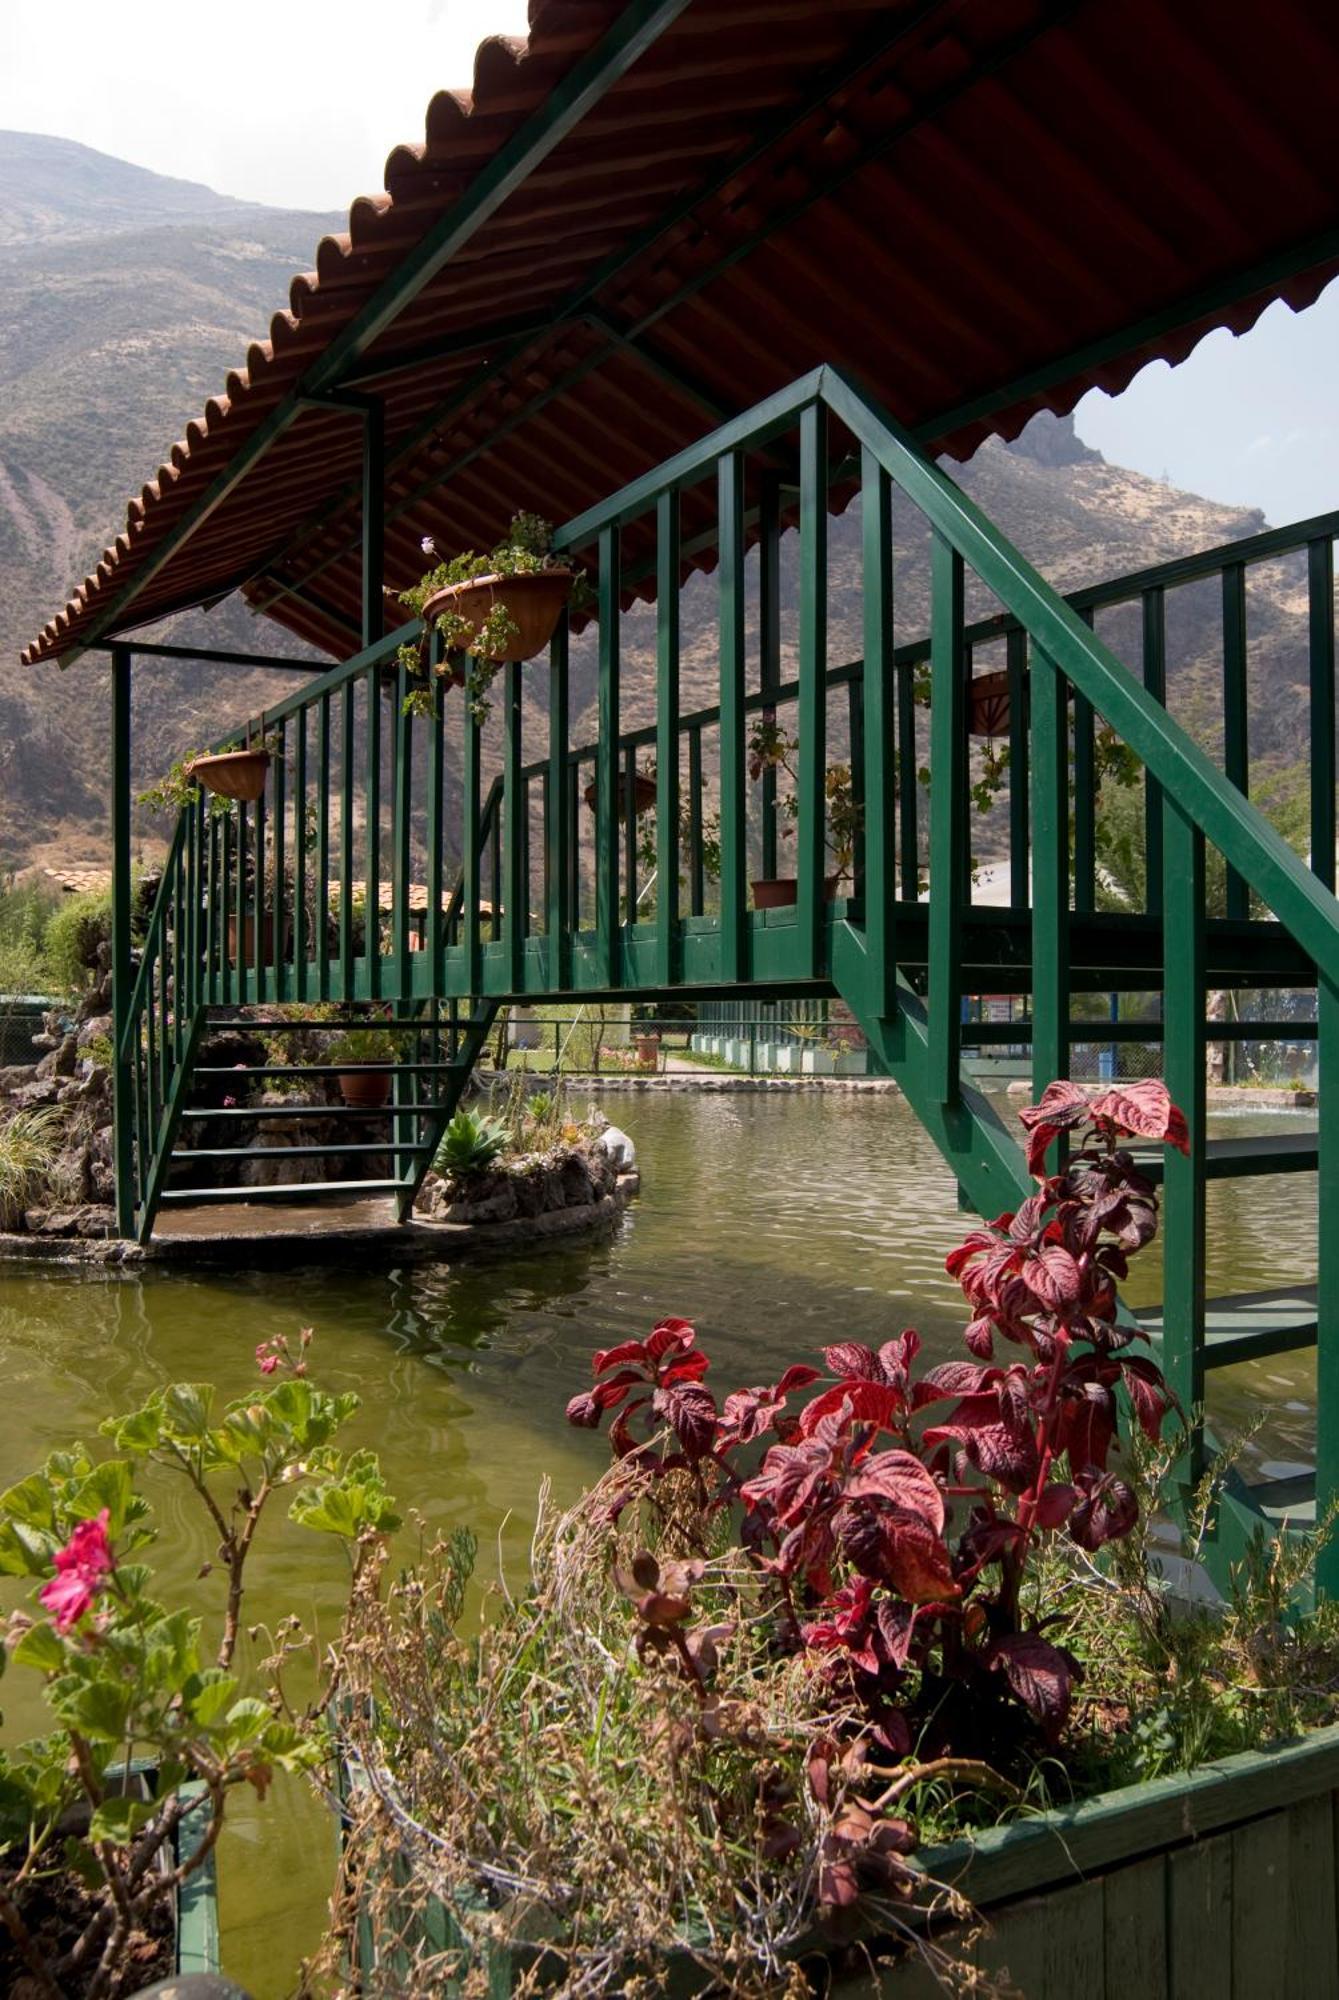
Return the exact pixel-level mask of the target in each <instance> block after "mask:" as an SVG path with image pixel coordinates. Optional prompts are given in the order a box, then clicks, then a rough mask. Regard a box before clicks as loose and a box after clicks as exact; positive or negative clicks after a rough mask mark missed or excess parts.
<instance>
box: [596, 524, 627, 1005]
mask: <svg viewBox="0 0 1339 2000" xmlns="http://www.w3.org/2000/svg"><path fill="white" fill-rule="evenodd" d="M620 546H621V540H620V536H619V532H618V529H617V528H602V529H601V530H600V586H599V589H600V667H599V698H598V707H599V727H600V740H599V744H598V747H597V750H596V766H595V929H596V934H597V937H598V941H599V954H600V969H601V974H602V976H603V979H604V983H605V985H606V986H617V985H618V984H619V983H620V973H621V967H622V951H621V949H620V943H619V939H620V932H619V922H618V876H619V868H618V696H619V688H618V668H619V629H618V628H619V610H620V607H619V581H620V576H619V563H620V554H619V552H620ZM629 804H631V801H629Z"/></svg>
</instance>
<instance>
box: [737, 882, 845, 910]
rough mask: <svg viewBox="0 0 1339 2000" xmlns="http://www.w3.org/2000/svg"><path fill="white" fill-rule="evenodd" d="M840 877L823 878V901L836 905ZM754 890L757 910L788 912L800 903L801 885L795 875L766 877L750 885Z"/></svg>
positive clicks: (754, 903) (754, 902)
mask: <svg viewBox="0 0 1339 2000" xmlns="http://www.w3.org/2000/svg"><path fill="white" fill-rule="evenodd" d="M841 879H842V878H841V876H840V875H825V876H824V877H823V899H824V901H825V902H828V903H835V902H836V900H837V890H838V889H839V888H840V886H841ZM749 886H750V887H751V889H752V890H753V907H754V909H755V910H788V909H790V907H791V906H792V904H794V903H797V902H798V901H799V894H800V885H799V883H798V882H797V881H796V879H795V877H794V876H793V875H775V876H764V877H763V878H762V879H761V880H759V881H757V882H753V883H750V885H749Z"/></svg>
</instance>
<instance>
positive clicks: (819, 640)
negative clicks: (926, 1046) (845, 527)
mask: <svg viewBox="0 0 1339 2000" xmlns="http://www.w3.org/2000/svg"><path fill="white" fill-rule="evenodd" d="M827 529H828V421H827V411H826V409H825V408H824V407H823V405H822V404H820V403H808V404H806V406H805V408H804V409H803V410H802V411H801V412H800V633H799V638H800V646H799V652H800V659H799V682H800V698H799V713H798V721H797V725H796V731H797V734H798V736H799V739H800V748H799V761H798V765H797V772H798V778H799V782H798V784H797V785H796V787H795V791H796V800H797V804H798V807H799V816H798V820H797V824H796V832H795V848H796V853H795V864H796V874H797V877H798V879H797V882H796V887H795V903H796V912H795V914H796V927H797V931H798V942H799V954H798V962H797V964H796V968H795V969H796V971H797V973H799V974H800V976H801V977H808V978H811V979H812V978H818V977H820V976H821V974H822V972H823V970H824V967H825V964H826V958H827V915H828V913H827V898H826V881H827V851H828V850H827V796H826V790H825V779H826V776H827V761H828V758H827V671H826V670H827V638H828V633H827V592H828V534H827Z"/></svg>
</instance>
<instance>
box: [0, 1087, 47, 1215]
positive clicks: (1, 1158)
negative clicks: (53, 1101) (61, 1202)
mask: <svg viewBox="0 0 1339 2000" xmlns="http://www.w3.org/2000/svg"><path fill="white" fill-rule="evenodd" d="M61 1136H62V1121H61V1117H60V1114H59V1112H58V1111H57V1110H56V1109H55V1107H54V1106H49V1107H47V1108H46V1109H44V1110H41V1111H16V1112H15V1113H14V1116H13V1117H12V1118H11V1119H9V1120H8V1122H7V1123H6V1124H4V1125H0V1229H17V1228H18V1226H19V1224H20V1223H21V1222H22V1220H23V1213H24V1210H25V1209H27V1208H30V1207H31V1206H32V1204H33V1203H34V1202H35V1201H36V1200H37V1198H38V1196H39V1195H41V1194H42V1193H43V1192H44V1191H45V1190H46V1188H47V1187H48V1185H49V1183H50V1177H51V1170H52V1168H53V1167H54V1165H55V1162H56V1158H57V1155H58V1154H59V1152H60V1144H61Z"/></svg>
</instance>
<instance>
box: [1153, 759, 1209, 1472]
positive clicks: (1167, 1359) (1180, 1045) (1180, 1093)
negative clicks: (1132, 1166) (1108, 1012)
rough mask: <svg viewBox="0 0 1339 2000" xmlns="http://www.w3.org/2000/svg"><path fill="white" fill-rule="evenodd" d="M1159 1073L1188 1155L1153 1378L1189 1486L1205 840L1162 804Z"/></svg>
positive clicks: (1173, 1168)
mask: <svg viewBox="0 0 1339 2000" xmlns="http://www.w3.org/2000/svg"><path fill="white" fill-rule="evenodd" d="M1162 826H1163V904H1162V913H1163V940H1164V944H1163V973H1162V978H1163V1073H1164V1078H1165V1081H1166V1084H1167V1089H1168V1091H1169V1093H1170V1094H1171V1097H1172V1101H1173V1102H1174V1103H1175V1104H1178V1105H1179V1106H1180V1108H1181V1110H1182V1111H1183V1112H1184V1113H1185V1117H1186V1124H1187V1127H1188V1128H1189V1133H1190V1152H1189V1154H1188V1155H1186V1154H1182V1153H1180V1152H1178V1151H1177V1149H1176V1148H1175V1147H1172V1146H1169V1147H1167V1148H1166V1163H1165V1166H1164V1168H1163V1175H1164V1178H1163V1192H1162V1210H1163V1251H1162V1264H1163V1292H1162V1297H1163V1307H1162V1318H1163V1339H1162V1369H1163V1373H1164V1374H1165V1376H1166V1377H1167V1381H1168V1383H1169V1385H1170V1387H1171V1389H1172V1392H1173V1394H1174V1395H1175V1396H1176V1399H1177V1401H1178V1402H1179V1403H1180V1405H1181V1409H1182V1412H1183V1414H1184V1416H1185V1419H1186V1422H1187V1424H1188V1425H1189V1427H1190V1432H1189V1453H1188V1463H1187V1466H1186V1469H1185V1477H1186V1480H1187V1482H1188V1483H1191V1484H1193V1482H1194V1481H1195V1480H1196V1479H1198V1477H1199V1474H1200V1471H1201V1456H1202V1453H1201V1440H1202V1425H1201V1422H1200V1413H1201V1411H1202V1408H1203V1403H1204V1291H1205V1286H1204V1256H1205V1240H1204V1184H1205V1157H1206V1155H1205V1134H1204V1122H1205V1112H1206V1095H1205V1082H1204V1053H1205V1052H1204V1003H1205V976H1204V974H1205V962H1204V836H1203V834H1202V833H1201V832H1200V830H1199V828H1198V827H1197V826H1195V825H1194V824H1193V822H1192V821H1191V820H1189V819H1187V818H1186V816H1185V814H1184V813H1183V812H1182V810H1181V807H1180V805H1179V804H1178V802H1177V800H1176V799H1175V798H1173V797H1172V796H1171V795H1170V794H1168V795H1167V796H1166V797H1165V798H1164V801H1163V815H1162Z"/></svg>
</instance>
